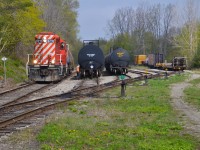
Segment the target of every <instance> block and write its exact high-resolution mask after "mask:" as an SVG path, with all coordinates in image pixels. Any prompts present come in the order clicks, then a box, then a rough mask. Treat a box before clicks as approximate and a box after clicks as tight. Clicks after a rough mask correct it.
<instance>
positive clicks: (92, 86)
mask: <svg viewBox="0 0 200 150" xmlns="http://www.w3.org/2000/svg"><path fill="white" fill-rule="evenodd" d="M151 77H157V76H156V75H151ZM143 79H144V78H143V76H138V77H136V78H130V77H129V76H127V78H126V79H125V82H126V83H131V82H135V81H140V80H143ZM81 82H82V83H80V85H79V86H78V88H75V89H72V90H71V91H69V92H66V93H63V94H57V95H53V96H48V97H44V98H38V99H34V100H31V101H25V102H18V103H10V104H9V105H4V106H1V107H0V116H1V117H0V136H3V135H5V134H7V133H10V132H13V131H15V130H16V129H17V128H19V127H21V128H23V127H24V126H27V125H29V124H31V122H30V121H27V119H28V118H30V117H33V116H35V117H36V118H37V116H39V117H40V116H43V115H44V113H46V112H48V110H52V109H53V108H55V107H56V106H59V105H63V104H67V103H68V102H69V101H72V100H78V99H80V98H82V97H85V96H94V95H95V94H96V93H99V92H101V91H103V90H106V89H109V88H113V87H116V86H119V85H121V81H120V80H118V79H116V80H114V81H111V82H108V83H104V84H100V85H99V84H97V82H95V81H86V80H85V81H81ZM91 82H92V83H91ZM86 83H87V84H86ZM83 85H87V86H83Z"/></svg>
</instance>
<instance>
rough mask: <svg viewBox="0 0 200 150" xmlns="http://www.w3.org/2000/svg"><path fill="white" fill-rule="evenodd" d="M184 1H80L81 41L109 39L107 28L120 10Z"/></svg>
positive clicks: (181, 1) (181, 0) (176, 3)
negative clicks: (142, 4) (141, 5)
mask: <svg viewBox="0 0 200 150" xmlns="http://www.w3.org/2000/svg"><path fill="white" fill-rule="evenodd" d="M183 2H184V0H79V5H80V6H79V9H78V23H79V31H80V32H79V34H78V37H79V38H80V39H81V40H94V39H99V37H101V38H105V39H109V35H108V34H107V31H106V27H107V23H108V21H109V20H111V19H112V18H113V16H114V14H115V11H116V10H117V9H119V8H125V7H132V8H137V7H138V6H139V5H140V4H141V3H145V4H147V5H153V4H158V3H160V4H164V5H167V4H169V3H172V4H175V5H179V4H180V3H181V4H182V3H183Z"/></svg>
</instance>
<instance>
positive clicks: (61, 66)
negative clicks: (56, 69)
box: [56, 54, 63, 75]
mask: <svg viewBox="0 0 200 150" xmlns="http://www.w3.org/2000/svg"><path fill="white" fill-rule="evenodd" d="M56 55H60V68H61V71H60V75H62V72H63V63H62V54H56Z"/></svg>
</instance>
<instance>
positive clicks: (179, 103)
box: [171, 74, 200, 138]
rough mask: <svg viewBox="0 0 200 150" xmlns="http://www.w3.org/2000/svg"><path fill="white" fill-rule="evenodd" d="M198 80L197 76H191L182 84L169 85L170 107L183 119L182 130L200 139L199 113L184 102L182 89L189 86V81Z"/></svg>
mask: <svg viewBox="0 0 200 150" xmlns="http://www.w3.org/2000/svg"><path fill="white" fill-rule="evenodd" d="M196 78H200V75H199V74H191V76H190V77H189V79H188V80H187V81H185V82H182V83H177V84H173V85H171V98H172V106H173V107H174V109H175V110H176V111H177V112H178V115H179V116H180V117H181V118H183V123H184V128H185V130H186V132H187V133H189V134H191V135H193V136H196V137H198V138H200V112H199V111H198V110H197V109H196V108H195V107H194V106H191V105H189V104H188V103H187V102H185V101H184V92H183V91H184V89H185V88H187V87H188V86H190V85H191V84H190V83H189V81H191V80H194V79H196Z"/></svg>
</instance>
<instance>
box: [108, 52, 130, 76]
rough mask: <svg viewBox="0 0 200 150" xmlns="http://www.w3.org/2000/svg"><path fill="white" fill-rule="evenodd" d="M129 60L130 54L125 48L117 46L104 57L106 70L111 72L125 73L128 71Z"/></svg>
mask: <svg viewBox="0 0 200 150" xmlns="http://www.w3.org/2000/svg"><path fill="white" fill-rule="evenodd" d="M129 62H130V55H129V53H128V51H127V50H125V49H123V48H117V49H115V50H112V51H111V52H110V53H109V54H108V55H106V57H105V67H106V70H107V71H109V72H111V73H113V74H126V73H128V66H129Z"/></svg>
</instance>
